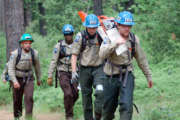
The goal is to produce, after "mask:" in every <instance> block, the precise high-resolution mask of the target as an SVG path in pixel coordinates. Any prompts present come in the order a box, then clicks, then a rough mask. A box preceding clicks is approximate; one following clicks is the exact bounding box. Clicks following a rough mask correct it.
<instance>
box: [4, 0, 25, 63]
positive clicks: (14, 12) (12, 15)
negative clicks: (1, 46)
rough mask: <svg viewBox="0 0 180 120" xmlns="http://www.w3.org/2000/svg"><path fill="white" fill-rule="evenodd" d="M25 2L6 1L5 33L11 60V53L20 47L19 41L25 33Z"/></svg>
mask: <svg viewBox="0 0 180 120" xmlns="http://www.w3.org/2000/svg"><path fill="white" fill-rule="evenodd" d="M23 4H24V3H23V0H5V31H6V42H7V47H6V56H7V60H9V56H10V52H12V51H13V50H15V49H16V48H17V47H18V46H19V43H18V40H19V39H20V37H21V35H22V34H23V33H24V6H23Z"/></svg>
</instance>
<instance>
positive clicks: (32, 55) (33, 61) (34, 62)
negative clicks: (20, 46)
mask: <svg viewBox="0 0 180 120" xmlns="http://www.w3.org/2000/svg"><path fill="white" fill-rule="evenodd" d="M30 51H31V58H32V64H33V65H34V66H35V64H36V61H35V53H34V50H33V49H32V48H31V49H30Z"/></svg>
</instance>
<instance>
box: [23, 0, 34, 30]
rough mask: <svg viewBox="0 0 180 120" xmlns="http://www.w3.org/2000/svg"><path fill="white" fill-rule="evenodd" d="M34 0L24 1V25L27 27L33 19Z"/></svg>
mask: <svg viewBox="0 0 180 120" xmlns="http://www.w3.org/2000/svg"><path fill="white" fill-rule="evenodd" d="M33 2H34V1H33V0H30V1H26V0H25V1H24V25H25V27H27V26H28V25H29V24H30V22H31V21H32V7H33Z"/></svg>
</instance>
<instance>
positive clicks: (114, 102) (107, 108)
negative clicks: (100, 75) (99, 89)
mask: <svg viewBox="0 0 180 120" xmlns="http://www.w3.org/2000/svg"><path fill="white" fill-rule="evenodd" d="M118 97H119V82H118V79H117V78H111V77H107V76H106V79H105V80H104V100H103V112H102V115H103V120H112V119H113V118H114V113H115V111H116V108H117V106H118Z"/></svg>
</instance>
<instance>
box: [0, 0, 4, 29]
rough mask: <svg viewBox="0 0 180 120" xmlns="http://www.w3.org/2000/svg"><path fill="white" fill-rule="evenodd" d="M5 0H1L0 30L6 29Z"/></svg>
mask: <svg viewBox="0 0 180 120" xmlns="http://www.w3.org/2000/svg"><path fill="white" fill-rule="evenodd" d="M4 29H5V24H4V0H0V30H2V31H4Z"/></svg>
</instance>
